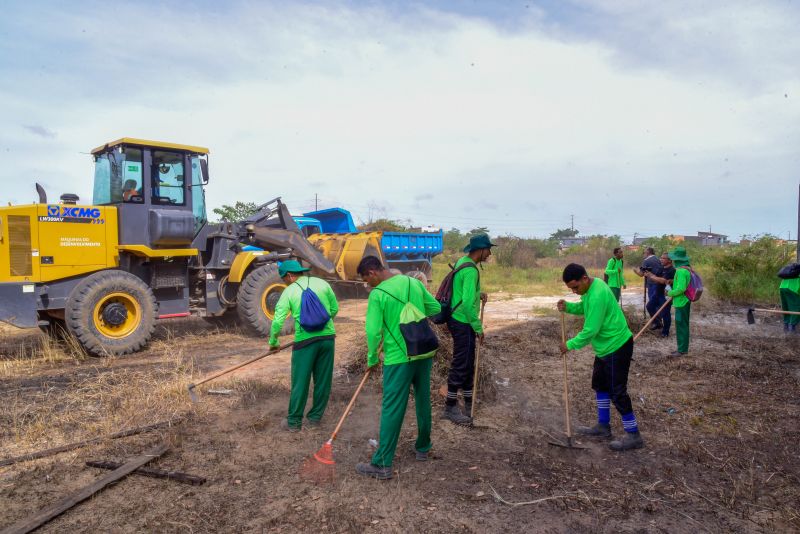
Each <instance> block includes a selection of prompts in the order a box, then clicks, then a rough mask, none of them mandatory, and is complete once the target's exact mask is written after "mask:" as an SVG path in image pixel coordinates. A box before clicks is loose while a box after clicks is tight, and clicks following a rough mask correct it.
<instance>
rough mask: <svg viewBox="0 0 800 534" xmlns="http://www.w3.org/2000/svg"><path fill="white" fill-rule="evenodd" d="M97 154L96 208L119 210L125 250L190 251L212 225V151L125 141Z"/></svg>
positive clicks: (122, 243) (157, 142) (95, 151)
mask: <svg viewBox="0 0 800 534" xmlns="http://www.w3.org/2000/svg"><path fill="white" fill-rule="evenodd" d="M92 155H93V156H94V160H95V170H94V199H93V204H94V205H100V206H102V205H114V206H116V207H117V210H118V213H119V228H120V229H119V242H120V244H121V245H145V246H148V247H150V248H181V247H188V246H189V245H191V243H192V239H193V238H194V237H195V236H196V235H197V233H198V232H199V231H200V230H201V229H202V228H203V226H205V225H206V223H207V222H208V218H207V215H206V204H205V193H204V191H203V186H204V185H205V184H207V183H208V149H206V148H202V147H195V146H189V145H178V144H173V143H163V142H159V141H145V140H142V139H132V138H123V139H119V140H117V141H113V142H111V143H108V144H106V145H103V146H101V147H98V148H95V149H94V150H92Z"/></svg>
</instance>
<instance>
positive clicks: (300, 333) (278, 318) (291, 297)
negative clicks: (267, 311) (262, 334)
mask: <svg viewBox="0 0 800 534" xmlns="http://www.w3.org/2000/svg"><path fill="white" fill-rule="evenodd" d="M307 287H308V288H310V289H311V291H313V292H314V293H315V294H316V295H317V297H318V298H319V301H320V302H321V303H322V305H323V306H324V307H325V309H326V310H328V314H329V315H330V316H331V320H330V321H328V323H327V324H326V325H325V327H324V328H323V329H322V330H317V331H316V332H306V331H305V330H303V327H302V326H300V305H301V303H302V298H303V290H304V289H305V288H307ZM338 312H339V303H338V302H337V301H336V295H334V294H333V289H331V286H330V284H328V282H326V281H325V280H323V279H322V278H317V277H314V276H301V277H300V278H299V279H298V280H297V281H296V282H292V283H291V284H289V286H288V287H287V288H286V289H284V290H283V293H281V298H280V299H278V303H277V304H276V305H275V317H274V318H273V319H272V328H270V331H269V345H270V346H271V347H277V346H278V334H280V332H281V328H283V323H284V322H285V321H286V317H287V316H288V315H289V314H290V313H291V314H292V316H293V317H294V342H295V343H297V342H299V341H305V340H306V339H311V338H312V337H320V336H332V335H335V334H336V329H335V328H334V327H333V318H334V317H336V314H337V313H338Z"/></svg>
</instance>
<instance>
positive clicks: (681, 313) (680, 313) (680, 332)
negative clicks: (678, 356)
mask: <svg viewBox="0 0 800 534" xmlns="http://www.w3.org/2000/svg"><path fill="white" fill-rule="evenodd" d="M691 311H692V303H691V302H687V303H686V306H681V307H680V308H675V337H677V338H678V352H689V314H690V313H691Z"/></svg>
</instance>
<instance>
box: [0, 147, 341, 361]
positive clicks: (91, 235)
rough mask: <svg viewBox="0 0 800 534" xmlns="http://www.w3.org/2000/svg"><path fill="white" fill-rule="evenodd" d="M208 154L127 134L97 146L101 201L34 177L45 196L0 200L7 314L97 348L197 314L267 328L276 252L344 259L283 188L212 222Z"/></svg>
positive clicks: (139, 343)
mask: <svg viewBox="0 0 800 534" xmlns="http://www.w3.org/2000/svg"><path fill="white" fill-rule="evenodd" d="M208 153H209V151H208V149H206V148H202V147H196V146H188V145H179V144H174V143H164V142H157V141H145V140H142V139H132V138H123V139H119V140H117V141H113V142H111V143H107V144H105V145H103V146H100V147H97V148H95V149H94V150H92V156H93V157H94V161H95V170H94V191H93V196H94V198H93V200H92V204H90V205H88V204H82V203H80V199H79V198H78V197H77V196H76V195H72V194H64V195H62V196H61V202H59V203H49V202H48V200H47V194H46V192H45V191H44V189H43V188H42V187H41V186H40V185H39V184H36V188H37V191H38V194H39V202H38V203H37V204H30V205H20V206H8V207H0V321H5V322H7V323H10V324H13V325H15V326H18V327H23V328H36V327H39V328H42V329H43V330H46V331H49V332H51V333H53V334H57V335H59V334H60V335H65V334H66V335H71V336H74V337H75V338H76V339H77V340H78V341H79V342H80V344H81V346H83V347H84V348H85V349H86V351H87V352H89V353H90V354H92V355H96V356H105V355H122V354H128V353H131V352H135V351H137V350H140V349H141V348H142V347H144V346H145V345H146V344H147V342H148V340H149V339H150V337H151V335H152V334H153V330H154V328H155V323H156V321H157V320H159V319H167V318H173V317H186V316H189V315H196V316H200V317H205V318H207V319H209V320H212V321H215V320H216V321H223V322H224V321H231V320H236V321H237V322H238V323H240V324H242V325H243V326H245V327H246V328H248V329H249V330H250V331H251V332H253V333H255V334H258V335H261V336H264V335H267V334H268V333H269V329H270V327H271V324H272V318H273V313H274V309H275V304H276V303H277V301H278V299H279V298H280V294H281V292H282V291H283V289H284V287H285V286H284V284H283V282H282V281H281V279H280V278H279V277H278V268H277V263H278V262H279V261H282V260H284V259H288V258H292V259H298V260H301V261H303V262H305V263H306V264H308V265H310V266H311V267H313V268H314V269H315V270H316V271H317V272H324V273H329V274H331V273H334V272H335V268H334V265H333V264H332V263H331V262H330V261H329V260H328V259H326V258H325V256H324V255H323V254H322V253H321V252H319V251H318V250H317V249H315V248H314V247H313V246H312V245H310V244H309V242H308V241H307V240H306V239H305V237H304V236H303V234H302V233H301V232H300V230H299V228H298V227H297V224H296V223H295V221H294V220H293V219H292V217H291V216H290V215H289V211H288V209H287V207H286V206H285V205H284V204H283V203H282V202H281V200H280V197H279V198H276V199H274V200H272V201H270V202H267V203H266V204H264V205H262V206H260V207H259V209H258V211H257V213H256V214H254V215H253V216H251V217H249V218H247V219H245V220H243V221H235V222H223V223H219V224H209V223H208V220H207V218H206V205H205V196H204V191H203V186H204V185H205V184H207V183H208V180H209V175H208ZM289 328H293V322H292V321H287V329H289Z"/></svg>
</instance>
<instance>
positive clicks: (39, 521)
mask: <svg viewBox="0 0 800 534" xmlns="http://www.w3.org/2000/svg"><path fill="white" fill-rule="evenodd" d="M167 450H169V445H167V444H166V443H162V444H161V445H158V446H157V447H155V448H153V449H150V450H149V451H147V452H146V453H145V454H142V455H141V456H137V457H136V458H132V459H131V460H128V461H127V462H125V464H124V465H122V467H120V468H118V469H115V470H114V471H112V472H110V473H108V474H107V475H104V476H102V477H100V478H99V479H97V480H95V481H94V482H93V483H91V484H89V485H88V486H86V487H84V488H82V489H81V490H79V491H78V492H76V493H73V494H72V495H70V496H68V497H64V498H63V499H61V500H60V501H58V502H56V503H54V504H52V505H50V506H48V507H47V508H44V509H42V510H39V511H38V512H36V513H35V514H34V515H32V516H30V517H28V518H25V519H23V520H21V521H17V522H16V523H14V524H13V525H11V526H10V527H8V528H6V529H5V530H3V531H2V534H26V533H27V532H30V531H32V530H35V529H37V528H39V527H40V526H42V525H44V524H45V523H47V522H48V521H50V520H51V519H53V518H54V517H57V516H59V515H61V514H62V513H64V512H66V511H67V510H69V509H70V508H72V507H73V506H75V505H76V504H78V503H80V502H82V501H85V500H86V499H88V498H89V497H91V496H92V495H94V494H95V493H97V492H98V491H100V490H102V489H103V488H105V487H106V486H108V485H109V484H111V483H112V482H116V481H117V480H119V479H121V478H122V477H124V476H126V475H129V474H131V473H133V472H134V471H136V470H137V469H139V468H140V467H142V466H143V465H144V464H146V463H147V462H150V461H152V460H154V459H156V458H158V457H159V456H162V455H163V454H164V453H165V452H167Z"/></svg>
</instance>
